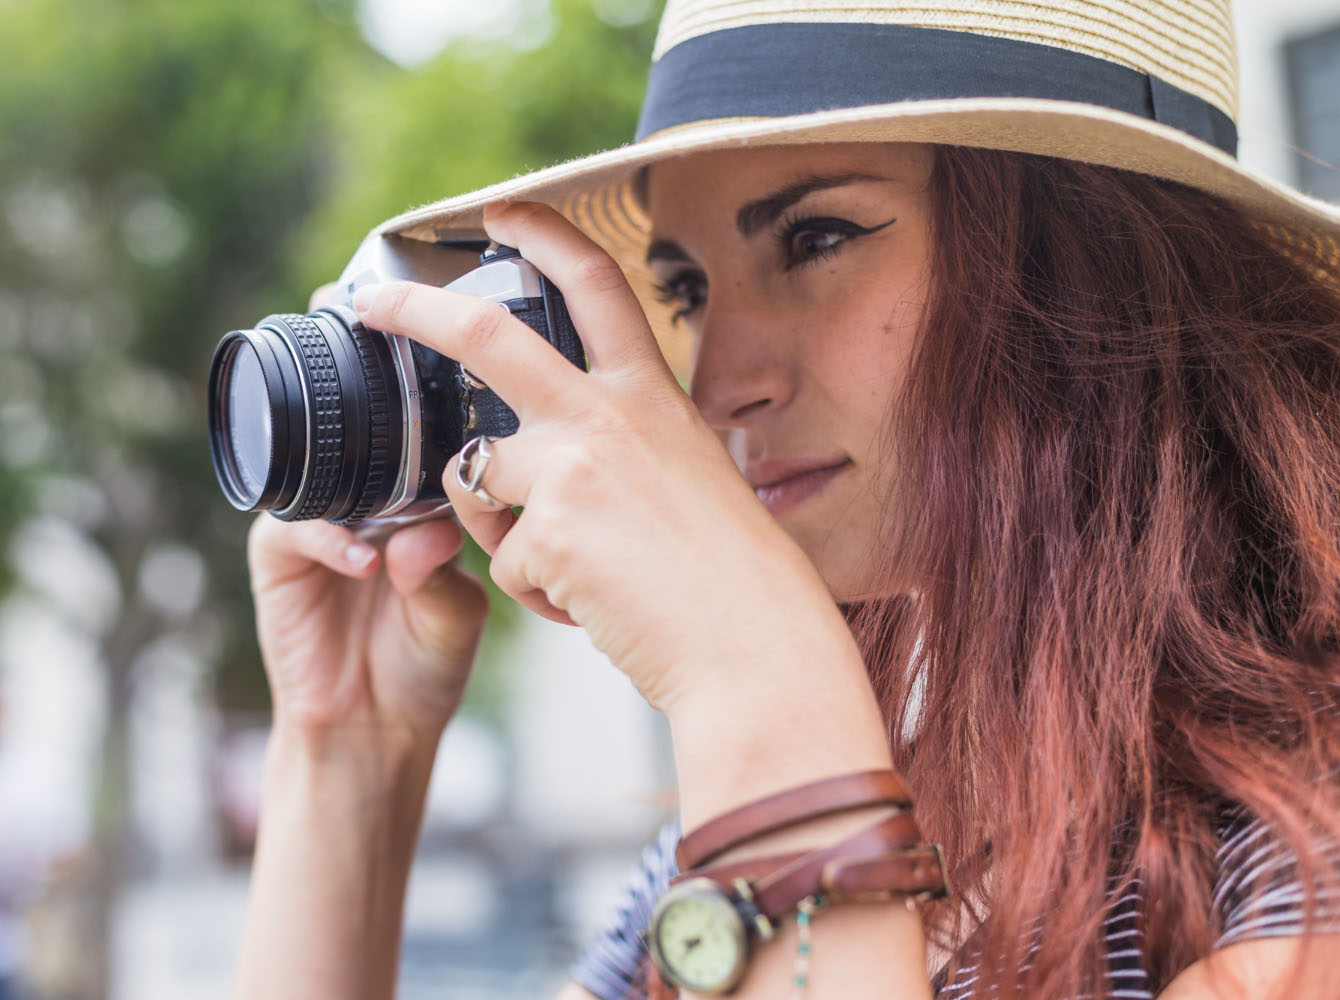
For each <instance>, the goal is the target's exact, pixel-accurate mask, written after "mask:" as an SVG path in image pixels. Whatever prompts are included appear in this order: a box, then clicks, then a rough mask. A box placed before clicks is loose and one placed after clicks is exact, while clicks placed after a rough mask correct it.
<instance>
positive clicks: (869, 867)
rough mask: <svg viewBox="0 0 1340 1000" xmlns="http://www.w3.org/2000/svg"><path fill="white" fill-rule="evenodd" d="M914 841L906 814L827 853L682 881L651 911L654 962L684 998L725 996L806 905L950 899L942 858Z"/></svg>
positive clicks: (724, 868)
mask: <svg viewBox="0 0 1340 1000" xmlns="http://www.w3.org/2000/svg"><path fill="white" fill-rule="evenodd" d="M920 841H921V834H920V832H919V831H918V829H917V826H916V822H915V821H914V820H913V818H912V816H911V814H910V813H900V814H898V815H896V816H889V817H886V818H885V819H882V820H880V821H879V822H878V823H875V824H874V825H873V826H870V827H867V828H866V829H864V830H861V831H860V832H859V833H857V834H855V835H854V836H851V837H848V838H847V839H846V840H843V841H841V842H839V843H838V844H835V845H833V846H831V847H827V848H822V849H820V850H816V851H809V852H801V853H795V854H784V855H776V856H772V857H767V858H755V859H751V860H749V861H745V862H738V863H735V864H726V865H720V866H717V867H715V868H707V869H700V870H696V871H690V872H686V873H685V874H684V875H682V876H680V877H679V878H677V879H675V880H673V881H672V883H671V886H670V888H669V889H668V890H667V891H666V893H665V895H664V896H662V897H661V899H660V901H659V902H658V903H657V904H656V907H655V908H654V909H653V910H652V914H651V921H650V926H649V928H648V932H647V935H646V944H647V947H648V949H649V950H650V952H651V956H652V960H653V961H655V963H656V967H657V968H658V969H659V970H660V973H661V976H662V978H663V979H664V980H665V981H666V982H668V983H671V984H673V985H675V986H678V987H680V988H681V989H685V990H691V991H693V992H695V993H708V994H721V993H730V992H731V991H732V990H733V989H735V987H736V986H738V985H739V983H740V981H741V980H742V979H743V978H744V975H745V973H746V972H747V971H748V968H749V960H750V958H751V955H752V950H753V948H754V947H755V945H756V943H757V942H760V941H768V940H771V939H772V937H774V936H775V935H776V933H777V931H778V929H779V921H780V920H781V919H782V918H783V917H785V916H786V914H788V913H790V912H791V911H792V910H794V909H795V908H796V907H797V905H798V904H799V903H800V902H801V901H802V900H804V899H806V898H810V897H813V898H814V900H815V902H816V904H817V905H820V906H822V905H825V904H826V903H835V902H853V901H867V902H874V901H886V900H889V899H894V898H901V897H908V898H910V897H912V896H917V895H926V896H930V895H937V896H938V895H945V894H947V893H948V891H949V886H948V880H947V878H946V874H945V866H944V856H943V854H942V853H941V852H940V849H939V848H938V847H935V846H933V845H932V846H921V844H920Z"/></svg>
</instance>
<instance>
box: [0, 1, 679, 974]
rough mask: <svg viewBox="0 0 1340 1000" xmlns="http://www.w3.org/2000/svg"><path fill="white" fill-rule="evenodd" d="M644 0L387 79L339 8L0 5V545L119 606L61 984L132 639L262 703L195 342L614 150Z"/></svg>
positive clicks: (234, 697)
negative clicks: (508, 191) (50, 565)
mask: <svg viewBox="0 0 1340 1000" xmlns="http://www.w3.org/2000/svg"><path fill="white" fill-rule="evenodd" d="M659 6H660V4H659V3H658V2H651V3H637V2H632V3H629V2H628V0H623V2H619V0H594V4H593V3H592V0H553V2H552V3H551V5H550V10H549V15H548V22H547V26H548V27H547V32H546V33H544V36H543V37H542V38H541V39H540V40H539V41H538V43H537V42H536V41H535V38H534V32H528V33H527V38H528V39H530V44H529V47H527V48H518V47H516V46H514V45H511V44H509V43H508V42H507V41H506V40H501V41H493V42H489V43H486V44H484V43H478V42H471V41H469V40H464V39H463V40H460V41H458V42H455V43H453V44H452V45H451V46H449V47H448V48H447V49H446V50H445V51H444V52H443V53H442V54H441V55H440V56H439V57H437V58H436V59H433V60H432V61H430V62H429V63H428V64H427V65H424V66H420V67H418V68H416V69H414V70H412V71H411V70H406V69H403V68H401V67H399V66H396V65H395V64H393V63H391V62H390V61H389V60H387V59H386V58H385V57H383V56H381V55H379V54H378V53H376V52H375V51H373V50H372V49H371V48H370V47H369V46H368V44H367V43H366V41H365V40H364V39H363V38H362V36H361V35H360V33H359V31H358V28H357V15H358V10H357V5H356V3H355V0H192V2H191V3H180V2H178V0H133V2H132V0H109V2H105V3H98V4H88V3H85V2H81V0H8V2H7V3H5V4H4V5H3V6H0V556H3V555H4V554H5V553H8V552H9V551H10V543H11V542H12V540H13V539H14V537H15V536H16V534H17V533H19V532H21V531H23V530H25V529H26V528H27V527H30V526H31V525H32V524H33V523H34V522H35V521H50V520H55V521H58V522H60V523H61V524H62V525H64V526H67V527H69V528H73V529H74V530H75V531H77V532H78V533H79V534H80V535H81V536H82V537H84V538H85V539H86V540H87V541H88V542H90V543H91V544H92V545H93V546H95V547H96V551H97V552H99V553H101V556H102V558H103V559H104V560H105V562H106V565H107V567H108V568H109V570H110V575H111V576H112V577H114V579H115V581H116V584H117V588H116V589H117V592H118V598H117V599H118V606H117V607H116V608H115V609H114V611H113V613H111V614H110V615H108V616H107V618H106V623H105V627H103V628H102V629H101V631H100V634H98V635H97V636H96V639H97V641H98V644H99V648H100V652H101V661H102V665H103V667H104V669H105V671H106V678H107V720H108V721H107V725H106V731H105V734H104V737H103V740H104V753H103V755H102V768H103V773H102V774H101V775H100V776H99V777H98V780H97V802H96V809H95V823H96V828H97V850H96V863H95V865H94V875H93V877H92V889H91V894H90V903H91V907H90V912H91V914H92V919H91V920H90V924H89V931H88V933H89V940H88V941H87V942H85V943H84V946H83V947H81V953H82V955H84V956H85V957H86V960H87V966H88V967H87V970H86V972H87V975H86V980H87V993H86V995H88V996H96V995H101V994H102V993H103V992H104V991H105V990H106V988H107V984H108V983H109V982H110V975H109V956H108V944H107V942H108V929H109V920H110V915H111V912H112V907H113V904H114V900H115V896H116V893H117V891H118V887H119V885H120V883H121V881H122V879H123V878H124V875H125V864H126V861H127V858H128V856H129V854H128V847H129V841H128V839H127V836H128V829H127V805H126V803H127V801H128V787H129V781H130V775H129V774H128V771H127V726H128V719H129V717H130V710H131V707H132V704H133V702H134V699H135V697H136V675H137V669H136V666H137V664H138V663H140V662H141V661H142V659H143V657H144V654H145V651H146V650H147V649H148V648H149V647H150V646H151V644H153V643H155V642H158V641H161V640H162V639H163V638H164V637H173V638H175V639H177V640H179V641H180V642H181V643H183V644H185V646H186V647H187V648H189V649H191V650H193V651H194V655H195V656H196V657H197V658H198V660H199V661H200V663H201V665H202V667H203V668H204V669H205V670H206V671H208V672H209V674H210V676H211V677H212V678H214V680H213V689H214V690H215V691H216V694H217V698H218V700H219V702H220V705H221V706H222V707H223V708H224V709H226V710H228V709H251V710H258V709H260V710H263V709H264V707H265V705H266V701H265V690H264V680H263V676H262V674H261V671H260V668H259V662H258V654H257V652H256V649H255V641H254V637H253V629H252V621H251V609H250V601H249V597H248V593H247V587H246V579H245V566H244V562H243V548H244V537H245V533H246V529H247V525H248V521H249V519H248V518H246V517H244V516H242V515H240V514H238V513H237V512H236V511H233V510H232V509H231V508H230V507H228V506H227V504H226V503H225V502H224V500H223V498H222V496H221V495H220V494H219V491H218V489H217V486H216V485H215V482H214V478H213V473H212V471H211V469H210V464H209V457H208V453H207V447H206V435H205V429H204V409H205V407H204V376H205V373H206V370H207V366H208V359H209V354H210V352H211V350H212V348H213V345H214V343H215V342H216V340H217V338H218V336H219V335H220V334H222V332H224V331H226V330H228V329H230V328H233V327H237V326H240V325H244V324H247V323H251V322H254V321H255V320H256V319H258V318H259V317H261V316H263V315H265V314H266V313H267V312H273V311H293V310H296V309H301V308H302V306H303V304H304V303H305V302H306V299H307V294H308V291H309V289H310V288H312V287H314V286H315V285H317V284H320V283H322V282H324V281H327V280H330V279H331V278H332V277H334V276H335V275H336V274H338V273H339V271H340V269H341V268H342V266H343V264H344V261H345V260H346V259H347V257H348V255H349V254H350V253H351V252H352V251H353V249H354V248H355V247H356V246H357V243H358V241H359V239H360V238H361V236H362V234H363V233H364V232H366V231H367V230H368V229H369V228H371V227H372V226H373V225H374V224H376V223H377V222H378V221H380V220H381V219H383V218H385V217H387V216H389V215H391V214H394V213H396V212H398V211H400V210H402V209H404V208H406V207H408V206H410V205H413V204H416V203H420V202H423V201H428V200H431V199H434V198H438V197H442V196H444V195H447V194H451V193H455V192H457V191H461V190H466V189H469V188H472V187H475V186H479V185H481V184H485V183H488V182H491V181H494V180H498V179H500V178H502V177H505V176H509V175H511V174H513V173H515V172H518V171H521V170H524V169H528V168H530V167H535V166H540V165H543V164H546V163H550V162H555V161H557V160H561V159H565V158H568V157H571V156H575V155H579V154H581V153H585V152H589V151H592V150H594V149H598V148H602V147H606V146H610V145H614V144H617V143H620V142H624V141H627V140H628V139H629V138H630V137H631V134H632V131H633V124H634V121H635V118H636V112H637V105H638V101H639V99H640V94H641V89H642V84H643V80H644V76H645V69H646V61H647V57H648V53H649V52H650V49H651V41H652V35H651V32H652V26H653V25H654V21H655V15H656V14H657V13H658V10H659ZM629 11H632V12H633V13H632V14H631V15H630V14H629ZM611 12H613V13H611ZM14 570H15V567H13V566H12V565H11V563H10V560H9V559H8V558H0V595H2V594H3V593H4V591H5V590H6V588H9V587H12V586H13V585H14V584H15V583H16V574H15V571H14ZM193 573H194V576H193ZM192 579H196V580H200V579H203V580H204V584H203V589H202V587H201V586H200V585H199V584H196V585H194V587H193V585H192V582H191V581H192ZM165 588H166V590H167V591H168V592H169V594H172V593H173V592H174V591H175V596H172V597H170V599H165V598H164V591H165ZM495 603H496V604H499V605H502V604H503V602H495ZM496 676H497V675H496V672H494V677H495V678H496Z"/></svg>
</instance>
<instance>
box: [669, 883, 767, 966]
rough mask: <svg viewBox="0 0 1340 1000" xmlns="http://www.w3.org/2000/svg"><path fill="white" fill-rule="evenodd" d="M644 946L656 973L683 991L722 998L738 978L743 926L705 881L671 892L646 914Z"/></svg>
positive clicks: (712, 885) (744, 940)
mask: <svg viewBox="0 0 1340 1000" xmlns="http://www.w3.org/2000/svg"><path fill="white" fill-rule="evenodd" d="M650 945H651V949H652V954H653V955H654V956H655V957H656V959H657V961H658V964H659V965H660V966H661V970H662V972H664V973H667V974H668V977H669V978H670V979H672V980H673V981H674V982H675V983H676V984H677V985H679V986H682V987H684V988H685V989H689V990H694V991H696V992H700V993H722V992H724V991H726V990H728V989H730V988H731V987H732V986H734V985H735V984H736V983H737V982H739V980H740V977H741V975H742V974H743V973H744V967H745V960H746V958H747V948H748V945H747V938H746V936H745V930H744V923H743V921H742V920H741V919H740V915H739V914H738V913H737V912H736V911H735V907H734V906H732V905H731V902H730V900H729V899H728V898H727V896H726V893H725V892H724V891H723V890H722V889H721V888H720V887H719V886H718V885H717V884H716V883H715V882H712V881H711V880H710V879H691V880H689V881H686V882H682V883H680V884H679V885H676V886H672V887H671V889H670V890H669V892H667V893H666V894H665V896H664V897H663V898H662V899H661V902H660V903H659V904H658V905H657V907H656V911H655V912H654V913H653V914H652V919H651V941H650Z"/></svg>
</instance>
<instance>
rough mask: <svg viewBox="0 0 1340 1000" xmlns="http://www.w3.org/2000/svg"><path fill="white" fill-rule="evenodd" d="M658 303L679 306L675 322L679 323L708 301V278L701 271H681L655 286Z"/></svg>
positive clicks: (674, 318)
mask: <svg viewBox="0 0 1340 1000" xmlns="http://www.w3.org/2000/svg"><path fill="white" fill-rule="evenodd" d="M655 289H656V298H657V301H659V302H662V303H664V304H665V305H668V306H678V307H679V308H678V309H676V310H675V313H674V316H673V320H674V322H676V323H678V322H679V321H680V320H681V319H683V318H684V317H685V316H687V315H689V314H690V313H692V312H693V311H694V310H695V309H697V308H698V307H699V306H701V305H702V304H703V303H704V302H706V301H707V278H706V276H704V275H703V274H702V272H700V271H680V272H679V273H678V274H675V275H674V276H673V277H670V278H667V279H666V280H665V281H658V282H656V284H655Z"/></svg>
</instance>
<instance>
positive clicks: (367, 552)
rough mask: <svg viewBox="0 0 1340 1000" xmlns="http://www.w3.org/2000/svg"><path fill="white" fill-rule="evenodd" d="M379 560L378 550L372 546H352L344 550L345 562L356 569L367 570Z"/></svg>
mask: <svg viewBox="0 0 1340 1000" xmlns="http://www.w3.org/2000/svg"><path fill="white" fill-rule="evenodd" d="M376 558H377V550H376V549H374V548H373V547H372V546H371V545H359V544H355V545H350V546H349V547H348V548H347V549H345V550H344V561H345V562H347V563H348V564H349V565H350V566H352V567H353V568H354V569H366V568H367V567H368V564H369V563H371V562H372V560H374V559H376Z"/></svg>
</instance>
